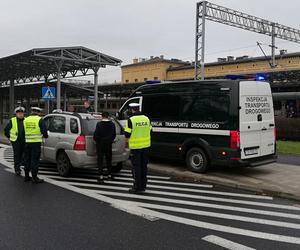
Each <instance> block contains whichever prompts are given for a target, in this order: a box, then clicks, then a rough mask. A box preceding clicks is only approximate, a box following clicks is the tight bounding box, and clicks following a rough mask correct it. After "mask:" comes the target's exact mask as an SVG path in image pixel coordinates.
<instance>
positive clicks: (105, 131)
mask: <svg viewBox="0 0 300 250" xmlns="http://www.w3.org/2000/svg"><path fill="white" fill-rule="evenodd" d="M115 138H116V127H115V124H114V123H113V122H112V121H111V120H110V119H109V114H108V113H107V112H103V113H102V120H101V121H100V122H98V123H97V126H96V130H95V132H94V140H95V141H96V147H97V156H98V169H99V178H98V182H99V183H103V181H104V176H103V159H104V157H105V159H106V166H107V175H108V179H113V177H112V162H111V161H112V143H113V141H114V139H115Z"/></svg>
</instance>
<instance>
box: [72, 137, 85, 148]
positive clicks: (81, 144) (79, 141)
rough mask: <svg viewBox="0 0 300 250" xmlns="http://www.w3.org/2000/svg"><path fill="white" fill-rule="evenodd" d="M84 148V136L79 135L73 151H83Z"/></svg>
mask: <svg viewBox="0 0 300 250" xmlns="http://www.w3.org/2000/svg"><path fill="white" fill-rule="evenodd" d="M85 148H86V141H85V136H84V135H80V136H78V137H77V139H76V141H75V144H74V148H73V149H74V150H85Z"/></svg>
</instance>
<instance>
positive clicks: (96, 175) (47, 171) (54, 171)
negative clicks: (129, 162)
mask: <svg viewBox="0 0 300 250" xmlns="http://www.w3.org/2000/svg"><path fill="white" fill-rule="evenodd" d="M39 172H43V173H55V174H58V172H57V170H56V169H53V170H50V169H46V168H39ZM78 174H81V175H83V176H89V177H98V174H96V173H95V174H92V173H87V172H83V173H78ZM115 175H118V176H120V177H122V176H124V177H131V176H132V175H131V174H128V173H117V174H115ZM147 177H148V178H149V179H157V180H170V179H171V178H170V177H164V176H156V175H148V176H147Z"/></svg>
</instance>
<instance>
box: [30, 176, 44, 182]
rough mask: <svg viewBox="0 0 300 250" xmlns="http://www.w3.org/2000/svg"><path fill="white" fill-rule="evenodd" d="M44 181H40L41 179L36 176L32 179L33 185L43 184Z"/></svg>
mask: <svg viewBox="0 0 300 250" xmlns="http://www.w3.org/2000/svg"><path fill="white" fill-rule="evenodd" d="M43 182H44V180H43V179H40V178H39V177H37V176H35V177H32V183H34V184H39V183H43Z"/></svg>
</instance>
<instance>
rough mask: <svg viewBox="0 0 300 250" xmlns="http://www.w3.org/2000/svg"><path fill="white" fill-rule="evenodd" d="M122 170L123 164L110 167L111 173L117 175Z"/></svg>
mask: <svg viewBox="0 0 300 250" xmlns="http://www.w3.org/2000/svg"><path fill="white" fill-rule="evenodd" d="M122 168H123V162H118V164H117V165H116V166H113V167H112V171H113V173H119V172H120V171H121V169H122Z"/></svg>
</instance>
